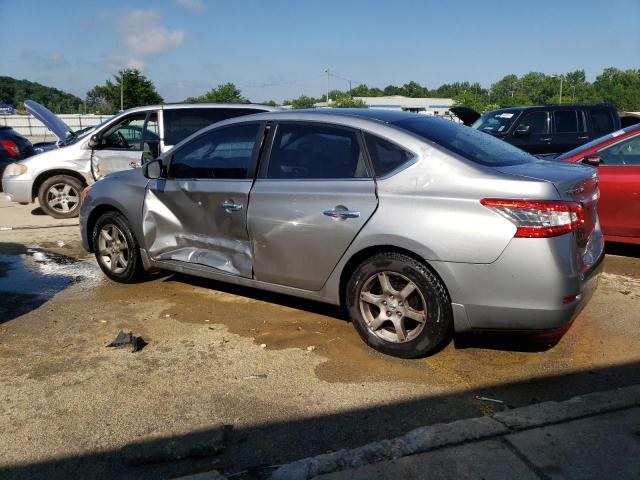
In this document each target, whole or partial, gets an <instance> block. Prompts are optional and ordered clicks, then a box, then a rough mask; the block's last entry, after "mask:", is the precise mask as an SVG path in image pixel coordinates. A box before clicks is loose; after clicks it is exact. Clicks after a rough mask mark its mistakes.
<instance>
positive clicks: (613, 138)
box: [557, 124, 640, 244]
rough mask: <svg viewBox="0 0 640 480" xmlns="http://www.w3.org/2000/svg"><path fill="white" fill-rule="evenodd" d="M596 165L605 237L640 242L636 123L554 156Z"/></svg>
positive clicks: (639, 156) (639, 150)
mask: <svg viewBox="0 0 640 480" xmlns="http://www.w3.org/2000/svg"><path fill="white" fill-rule="evenodd" d="M557 160H562V161H564V162H577V163H586V164H589V165H593V166H595V167H597V168H598V177H599V178H600V195H601V197H600V202H599V205H598V212H599V215H600V222H601V224H602V231H603V233H604V237H605V240H608V241H612V242H623V243H635V244H640V124H636V125H633V126H631V127H627V128H625V129H624V130H618V131H617V132H614V133H611V134H609V135H605V136H604V137H601V138H598V139H596V140H593V141H592V142H589V143H587V144H586V145H582V146H581V147H579V148H576V149H574V150H571V151H569V152H567V153H565V154H564V155H560V156H559V157H557Z"/></svg>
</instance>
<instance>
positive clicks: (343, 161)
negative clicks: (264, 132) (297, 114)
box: [267, 123, 368, 180]
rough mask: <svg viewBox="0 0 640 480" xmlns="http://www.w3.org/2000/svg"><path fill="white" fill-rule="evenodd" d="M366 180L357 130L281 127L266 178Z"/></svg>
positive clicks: (296, 125) (314, 126)
mask: <svg viewBox="0 0 640 480" xmlns="http://www.w3.org/2000/svg"><path fill="white" fill-rule="evenodd" d="M367 176H368V175H367V169H366V166H365V160H364V156H363V154H362V150H361V149H360V142H359V141H358V134H357V133H356V132H355V131H354V130H351V129H343V128H335V127H329V126H325V125H311V124H286V123H284V124H279V125H278V127H277V130H276V134H275V137H274V139H273V146H272V147H271V155H270V156H269V166H268V169H267V178H273V179H319V180H322V179H338V178H345V179H346V178H363V177H367Z"/></svg>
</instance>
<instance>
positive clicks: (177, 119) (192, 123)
mask: <svg viewBox="0 0 640 480" xmlns="http://www.w3.org/2000/svg"><path fill="white" fill-rule="evenodd" d="M262 111H263V110H257V109H254V108H195V107H194V108H167V109H165V110H163V115H164V143H165V144H166V145H175V144H177V143H179V142H181V141H182V140H184V139H185V138H187V137H188V136H189V135H191V134H193V133H195V132H197V131H198V130H201V129H203V128H205V127H208V126H209V125H212V124H214V123H216V122H221V121H222V120H227V119H229V118H234V117H240V116H242V115H250V114H252V113H260V112H262Z"/></svg>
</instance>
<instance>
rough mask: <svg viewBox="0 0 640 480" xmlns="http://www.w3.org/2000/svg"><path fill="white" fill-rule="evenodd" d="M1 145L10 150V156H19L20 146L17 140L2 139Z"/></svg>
mask: <svg viewBox="0 0 640 480" xmlns="http://www.w3.org/2000/svg"><path fill="white" fill-rule="evenodd" d="M0 145H2V146H3V147H4V149H5V150H6V151H7V152H9V155H10V156H12V157H17V156H18V155H20V147H18V145H17V144H16V142H12V141H11V140H0Z"/></svg>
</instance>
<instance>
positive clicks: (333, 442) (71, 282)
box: [0, 200, 640, 478]
mask: <svg viewBox="0 0 640 480" xmlns="http://www.w3.org/2000/svg"><path fill="white" fill-rule="evenodd" d="M32 209H33V206H30V207H27V206H19V205H15V204H9V203H8V202H6V201H4V200H2V201H0V212H2V220H1V221H0V227H4V228H7V227H15V230H6V229H3V230H0V292H2V293H0V294H1V295H2V298H3V302H2V303H1V304H0V318H2V319H3V320H4V321H5V322H4V323H2V324H0V358H2V361H1V362H0V413H1V415H0V429H1V430H2V431H3V435H2V436H1V437H0V451H2V452H3V466H2V467H0V477H3V478H4V477H7V478H23V477H35V476H40V477H47V476H49V477H51V476H57V477H64V476H65V475H69V474H73V475H76V476H82V477H93V478H113V477H115V476H118V477H120V478H156V477H158V476H163V477H167V476H171V475H174V476H175V475H178V474H184V473H186V472H189V471H192V470H193V469H194V468H195V467H196V466H197V465H203V464H206V465H209V464H211V462H212V461H218V462H220V463H224V464H228V465H230V467H229V468H230V470H229V471H230V472H234V471H235V472H237V471H242V470H244V469H245V467H249V466H255V465H257V464H277V463H282V462H283V461H286V460H293V459H297V458H300V457H303V456H305V455H310V454H317V453H324V452H325V451H327V450H330V449H331V450H335V449H338V448H342V447H348V446H353V445H358V444H363V443H366V442H367V441H370V440H377V439H382V438H386V437H389V436H392V435H397V434H400V433H404V432H406V431H408V430H410V429H412V428H415V427H418V426H421V425H425V424H432V423H436V422H441V421H451V420H456V419H459V418H465V417H474V416H478V415H482V414H484V413H487V412H490V411H493V410H496V409H501V408H504V407H503V406H501V405H500V404H497V403H491V402H486V401H481V400H478V399H477V398H475V397H476V396H486V397H490V398H496V399H500V400H502V401H504V402H505V405H508V406H514V407H515V406H520V405H527V404H530V403H532V402H537V401H546V400H561V399H566V398H569V397H571V396H573V395H576V394H581V393H585V392H589V391H597V390H604V389H608V388H614V387H617V386H621V385H629V384H633V383H638V382H639V381H640V368H638V365H639V363H640V351H638V348H637V346H638V344H639V343H640V331H639V330H638V328H637V325H638V321H639V320H640V318H639V316H638V315H639V314H638V312H639V311H640V259H639V258H638V253H637V251H634V250H631V249H629V250H624V249H623V250H620V249H610V250H609V251H610V253H613V254H612V255H609V256H608V257H607V258H606V260H605V262H606V263H605V273H604V274H603V276H602V280H601V284H600V287H599V288H598V290H597V292H596V294H595V296H594V297H593V299H592V301H591V303H590V304H589V305H588V306H587V308H586V309H585V310H584V311H583V313H582V314H581V315H580V316H579V317H578V318H577V319H576V321H575V323H574V324H573V326H572V328H571V329H570V330H569V331H568V332H567V333H566V334H565V335H564V337H563V338H561V339H560V341H559V342H558V343H557V344H556V345H555V346H553V347H552V348H551V349H548V350H546V351H544V349H542V346H543V345H544V344H545V342H546V340H545V341H543V342H542V343H540V342H533V341H532V340H531V339H529V340H526V341H515V340H514V339H513V338H509V339H501V338H500V337H484V338H483V337H480V338H464V337H461V338H456V339H455V341H454V342H452V343H449V344H448V345H447V346H446V347H445V348H444V350H442V351H441V352H440V353H438V355H435V356H433V357H429V358H424V359H420V360H412V361H407V360H399V359H394V358H390V357H386V356H383V355H380V354H377V353H375V352H373V351H371V350H370V349H369V348H367V347H366V346H365V345H364V344H363V343H362V342H361V341H360V339H359V337H358V336H357V334H356V333H355V331H354V330H353V328H352V327H351V326H350V325H349V324H347V323H346V322H344V321H343V320H342V319H341V317H340V315H339V312H337V311H336V310H335V309H332V308H331V307H327V306H323V305H319V304H316V303H311V302H305V301H302V300H295V299H292V298H290V297H284V296H279V295H274V294H266V293H264V292H257V291H254V290H251V289H241V288H236V287H231V286H225V285H223V284H220V283H216V282H209V281H206V280H197V279H194V278H190V277H187V276H181V275H168V276H157V277H155V278H154V279H152V280H151V281H149V282H146V283H142V284H139V285H135V286H125V285H117V284H114V283H111V282H108V281H107V280H105V279H103V278H102V274H101V273H100V272H99V270H98V267H97V265H96V264H95V262H94V261H93V260H92V259H91V258H90V257H87V256H85V255H84V254H83V253H82V251H81V248H80V245H79V238H78V235H77V228H78V227H77V225H70V226H61V224H62V223H64V224H70V223H75V221H76V220H75V219H70V220H65V221H62V222H61V221H59V220H53V219H51V218H49V217H47V216H41V215H31V211H32ZM32 227H48V228H32ZM59 242H62V246H59ZM120 329H123V330H126V331H129V330H132V331H133V332H134V333H135V334H140V335H142V336H143V337H144V338H145V339H146V340H147V341H148V342H149V345H148V346H147V347H145V349H143V350H142V351H141V352H139V353H136V354H131V353H129V352H128V351H127V350H111V349H107V348H105V345H106V344H107V343H108V342H109V341H111V340H112V339H113V338H114V337H115V335H116V333H117V332H118V330H120ZM263 344H264V345H265V347H264V348H262V347H261V345H263ZM309 347H312V348H309ZM541 349H542V350H543V351H536V350H541ZM527 350H529V351H527ZM265 375H266V376H265ZM284 392H286V394H283V393H284ZM43 425H47V428H42V426H43ZM222 425H228V426H229V427H228V430H229V435H228V439H227V441H226V447H225V448H224V450H223V451H222V452H221V454H220V456H219V458H218V459H217V460H212V459H206V460H199V461H198V460H192V461H185V462H169V463H161V464H155V465H151V466H146V467H144V468H141V467H129V466H127V465H125V464H124V463H123V462H122V452H121V451H120V448H121V447H122V446H123V445H125V444H126V443H127V442H129V441H132V440H135V439H137V438H139V437H143V436H145V435H148V434H151V433H166V434H169V435H171V434H172V432H174V431H175V430H189V429H196V428H199V429H200V428H204V429H205V430H207V429H208V430H209V431H211V432H215V431H218V430H220V429H221V428H222ZM253 478H260V477H259V473H258V474H256V476H253Z"/></svg>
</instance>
